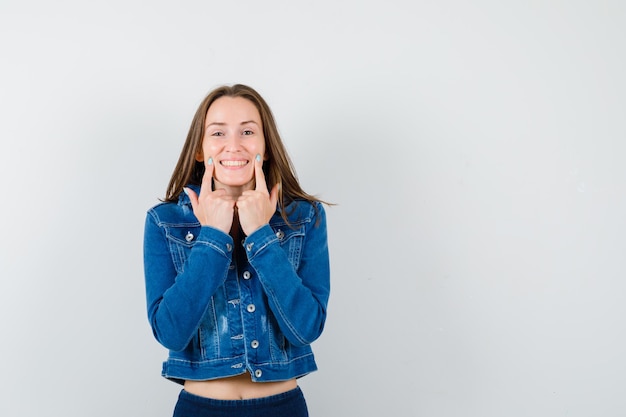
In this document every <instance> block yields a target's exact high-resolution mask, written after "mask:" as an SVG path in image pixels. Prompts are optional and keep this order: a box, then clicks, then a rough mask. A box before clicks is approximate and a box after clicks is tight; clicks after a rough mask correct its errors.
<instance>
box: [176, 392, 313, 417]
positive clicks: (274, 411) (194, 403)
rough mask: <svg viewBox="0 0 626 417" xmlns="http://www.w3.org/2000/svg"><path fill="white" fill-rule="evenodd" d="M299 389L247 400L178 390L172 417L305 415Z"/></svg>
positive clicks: (282, 416)
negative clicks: (214, 397)
mask: <svg viewBox="0 0 626 417" xmlns="http://www.w3.org/2000/svg"><path fill="white" fill-rule="evenodd" d="M308 415H309V412H308V409H307V405H306V401H305V399H304V396H303V395H302V391H301V390H300V388H295V389H293V390H291V391H287V392H284V393H282V394H277V395H272V396H270V397H263V398H253V399H249V400H215V399H212V398H204V397H199V396H197V395H193V394H190V393H188V392H187V391H185V390H182V391H181V392H180V394H179V396H178V402H177V403H176V407H175V408H174V417H308Z"/></svg>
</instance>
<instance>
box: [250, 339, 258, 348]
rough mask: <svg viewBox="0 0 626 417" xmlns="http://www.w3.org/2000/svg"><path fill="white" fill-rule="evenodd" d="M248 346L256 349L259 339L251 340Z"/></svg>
mask: <svg viewBox="0 0 626 417" xmlns="http://www.w3.org/2000/svg"><path fill="white" fill-rule="evenodd" d="M250 346H252V349H256V348H258V347H259V341H258V340H253V341H252V342H250Z"/></svg>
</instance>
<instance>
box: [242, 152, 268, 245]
mask: <svg viewBox="0 0 626 417" xmlns="http://www.w3.org/2000/svg"><path fill="white" fill-rule="evenodd" d="M254 176H255V182H256V185H255V189H254V190H248V191H244V192H243V194H241V196H240V197H239V198H238V199H237V203H236V205H237V211H238V213H239V224H240V225H241V229H242V230H243V232H244V233H245V234H246V235H247V236H249V235H250V234H251V233H252V232H254V231H255V230H257V229H259V228H260V227H261V226H263V225H265V224H267V223H269V221H270V219H271V218H272V216H273V215H274V213H275V212H276V203H277V201H278V184H276V185H274V187H273V188H272V192H271V193H270V192H269V191H268V190H267V183H266V182H265V175H264V174H263V159H262V158H260V157H257V158H255V159H254Z"/></svg>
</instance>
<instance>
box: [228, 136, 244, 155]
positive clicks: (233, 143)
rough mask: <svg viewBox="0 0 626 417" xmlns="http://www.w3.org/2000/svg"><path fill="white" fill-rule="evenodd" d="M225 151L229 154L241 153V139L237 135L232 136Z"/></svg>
mask: <svg viewBox="0 0 626 417" xmlns="http://www.w3.org/2000/svg"><path fill="white" fill-rule="evenodd" d="M224 150H225V151H228V152H240V151H241V138H239V137H238V136H237V135H230V136H229V137H228V139H227V140H226V143H225V144H224Z"/></svg>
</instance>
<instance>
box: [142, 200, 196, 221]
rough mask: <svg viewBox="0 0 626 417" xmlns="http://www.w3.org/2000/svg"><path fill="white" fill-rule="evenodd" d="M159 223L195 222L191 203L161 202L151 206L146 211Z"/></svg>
mask: <svg viewBox="0 0 626 417" xmlns="http://www.w3.org/2000/svg"><path fill="white" fill-rule="evenodd" d="M147 216H148V217H152V218H153V219H154V221H155V222H156V223H157V224H159V225H164V224H181V223H182V224H195V223H197V222H198V221H197V219H196V216H195V215H194V214H193V209H192V207H191V204H184V203H181V202H180V201H179V202H178V203H170V202H162V203H159V204H156V205H155V206H153V207H151V208H150V209H149V210H148V212H147Z"/></svg>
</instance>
